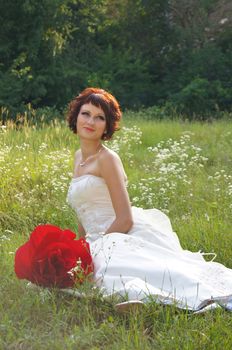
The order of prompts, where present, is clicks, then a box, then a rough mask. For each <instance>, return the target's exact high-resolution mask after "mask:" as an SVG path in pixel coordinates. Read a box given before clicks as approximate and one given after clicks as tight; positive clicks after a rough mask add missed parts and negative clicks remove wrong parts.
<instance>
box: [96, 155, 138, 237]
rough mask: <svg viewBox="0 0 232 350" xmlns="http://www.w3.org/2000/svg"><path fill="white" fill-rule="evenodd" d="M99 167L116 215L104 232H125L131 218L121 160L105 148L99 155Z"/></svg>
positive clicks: (131, 222)
mask: <svg viewBox="0 0 232 350" xmlns="http://www.w3.org/2000/svg"><path fill="white" fill-rule="evenodd" d="M99 168H100V171H101V176H102V177H103V178H104V180H105V182H106V184H107V186H108V189H109V193H110V197H111V200H112V204H113V207H114V211H115V216H116V217H115V220H114V221H113V222H112V224H111V225H110V227H109V228H108V229H107V231H106V233H111V232H122V233H127V232H128V231H129V230H130V229H131V227H132V225H133V219H132V212H131V205H130V200H129V195H128V192H127V189H126V183H125V172H124V169H123V165H122V162H121V160H120V158H119V157H118V156H117V155H116V154H115V153H113V152H111V151H109V150H106V151H105V152H104V153H102V155H101V157H99Z"/></svg>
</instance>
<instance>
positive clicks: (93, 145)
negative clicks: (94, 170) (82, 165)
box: [80, 140, 102, 160]
mask: <svg viewBox="0 0 232 350" xmlns="http://www.w3.org/2000/svg"><path fill="white" fill-rule="evenodd" d="M80 147H81V153H82V158H83V160H84V159H86V158H88V157H90V156H92V155H94V154H96V153H97V152H98V151H99V150H100V149H101V147H102V144H101V142H100V141H99V140H98V141H96V142H89V141H84V140H81V141H80Z"/></svg>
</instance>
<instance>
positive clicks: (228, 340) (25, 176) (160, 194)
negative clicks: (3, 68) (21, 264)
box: [0, 112, 232, 350]
mask: <svg viewBox="0 0 232 350" xmlns="http://www.w3.org/2000/svg"><path fill="white" fill-rule="evenodd" d="M106 145H107V146H108V147H109V148H112V149H114V150H115V151H117V152H118V153H119V154H120V156H121V158H122V160H123V163H124V166H125V169H126V172H127V175H128V180H129V185H128V190H129V194H130V198H131V202H132V204H133V205H136V206H142V207H144V208H152V207H156V208H159V209H161V210H163V211H164V212H166V213H167V214H168V215H169V217H170V219H171V222H172V225H173V228H174V231H175V232H177V234H178V236H179V238H180V241H181V244H182V247H183V248H185V249H188V250H191V251H203V252H211V253H216V254H217V256H216V261H218V262H221V263H223V264H225V265H227V266H228V267H230V268H232V255H231V251H232V122H231V121H229V120H220V121H213V122H210V123H206V122H205V123H201V122H192V123H189V122H184V121H178V120H176V121H175V120H162V121H152V120H142V119H141V118H140V117H139V116H137V117H136V116H135V115H134V114H131V115H130V113H129V112H128V113H126V114H125V117H124V122H123V125H122V128H121V130H120V131H118V132H117V133H116V135H115V137H114V139H113V140H112V141H110V142H108V143H107V144H106ZM77 147H78V140H77V138H76V136H75V135H74V134H72V133H71V132H70V131H69V130H68V128H67V126H66V124H65V122H62V121H58V120H57V119H54V120H53V121H52V122H51V123H50V124H49V125H47V124H42V123H41V124H40V125H39V126H33V125H30V124H29V123H26V122H25V123H24V124H23V125H21V126H20V125H18V126H17V127H16V125H15V124H13V123H8V124H7V125H6V126H0V271H1V283H0V349H1V350H2V349H12V350H13V349H15V350H16V349H17V350H18V349H25V350H29V349H33V350H34V349H52V350H55V349H57V350H58V349H67V350H71V349H80V350H85V349H88V350H89V349H91V350H98V349H99V350H100V349H106V350H107V349H109V350H129V349H133V350H134V349H143V350H147V349H168V350H170V349H188V350H189V349H193V350H195V349H210V350H212V349H231V348H232V333H231V327H232V314H231V313H229V312H226V311H224V310H221V309H217V310H215V311H213V312H207V313H204V314H198V315H193V314H191V313H188V312H187V311H183V310H182V311H181V310H178V309H176V308H175V307H173V306H172V307H170V306H162V305H157V304H155V303H150V304H148V305H147V306H146V307H145V308H144V309H143V310H140V311H139V312H133V313H129V314H124V315H121V314H118V313H117V312H116V310H115V309H114V303H115V301H114V300H113V299H112V300H110V299H108V300H104V299H103V298H102V296H101V294H100V293H98V292H96V293H95V294H93V295H92V294H91V295H89V296H87V297H86V298H82V299H77V298H74V297H73V296H69V295H66V294H64V293H61V292H60V291H59V290H56V289H52V290H51V289H50V290H49V289H42V288H31V287H30V286H29V285H28V283H27V281H22V280H18V279H17V278H16V277H15V274H14V253H15V250H16V249H17V247H19V246H20V245H21V244H23V243H24V242H25V241H26V240H27V239H28V237H29V234H30V232H31V231H32V230H33V228H34V227H35V226H36V225H38V224H40V223H51V224H54V225H58V226H60V227H62V228H69V229H71V230H73V231H74V232H76V233H77V221H76V217H75V213H74V212H73V211H72V210H71V208H70V207H69V206H68V204H67V203H66V194H67V190H68V186H69V182H70V179H71V177H72V167H73V155H74V152H75V150H76V149H77ZM211 258H212V256H208V257H207V256H206V259H211ZM82 288H85V289H86V293H87V295H88V292H89V290H90V286H88V285H87V286H83V287H82Z"/></svg>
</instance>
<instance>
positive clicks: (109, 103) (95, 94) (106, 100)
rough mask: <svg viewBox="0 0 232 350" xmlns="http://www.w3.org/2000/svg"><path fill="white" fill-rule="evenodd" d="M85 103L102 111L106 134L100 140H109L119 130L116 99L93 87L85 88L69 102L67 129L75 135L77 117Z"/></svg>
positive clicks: (119, 115) (120, 114)
mask: <svg viewBox="0 0 232 350" xmlns="http://www.w3.org/2000/svg"><path fill="white" fill-rule="evenodd" d="M86 103H92V104H93V105H94V106H96V107H99V108H101V109H102V110H103V112H104V113H105V117H106V133H104V134H103V135H102V140H109V139H111V137H112V136H113V134H114V132H115V131H116V130H119V122H120V119H121V117H122V112H121V110H120V106H119V103H118V102H117V100H116V98H115V97H114V96H113V95H111V94H110V93H109V92H107V91H105V90H103V89H99V88H93V87H89V88H86V89H85V90H83V91H82V92H81V93H80V94H79V95H78V96H76V97H75V98H74V99H73V100H72V101H71V102H70V104H69V109H68V114H67V120H68V125H69V128H70V129H71V130H72V131H73V132H74V134H76V133H77V131H76V123H77V116H78V114H79V112H80V109H81V107H82V105H84V104H86Z"/></svg>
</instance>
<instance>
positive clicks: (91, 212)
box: [67, 174, 115, 234]
mask: <svg viewBox="0 0 232 350" xmlns="http://www.w3.org/2000/svg"><path fill="white" fill-rule="evenodd" d="M67 202H68V203H69V204H70V206H71V207H72V208H73V209H74V210H75V212H76V214H77V217H78V220H79V221H80V222H81V224H82V226H83V227H84V229H85V231H86V232H88V233H90V234H98V233H99V232H102V231H105V230H106V229H107V228H108V227H109V226H110V224H111V223H112V222H113V220H114V218H115V212H114V209H113V206H112V202H111V198H110V194H109V191H108V188H107V186H106V183H105V181H104V179H103V178H101V177H98V176H95V175H91V174H87V175H82V176H80V177H77V178H73V179H72V181H71V184H70V186H69V190H68V195H67Z"/></svg>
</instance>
